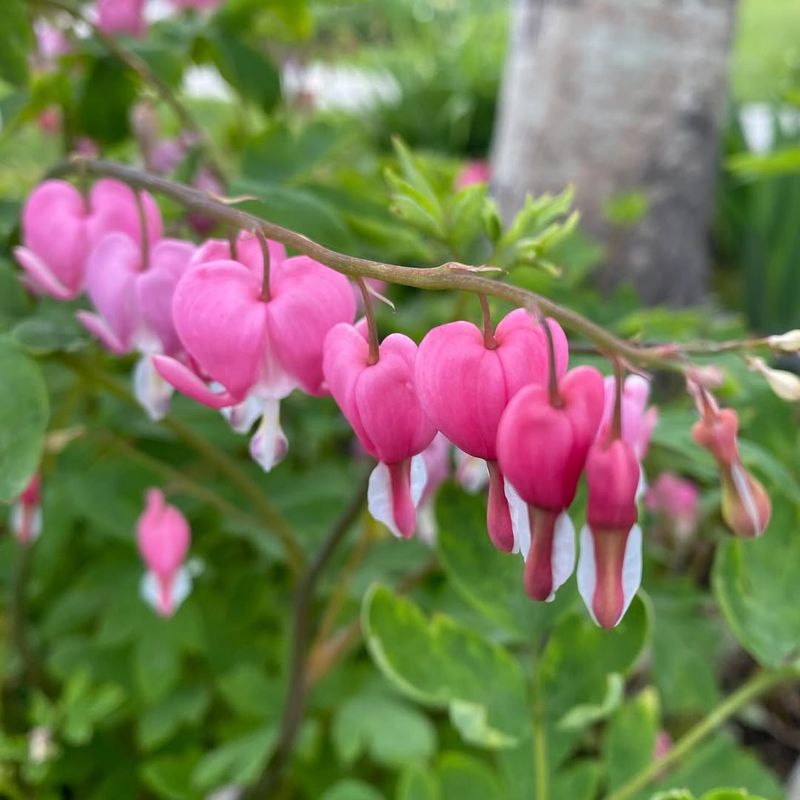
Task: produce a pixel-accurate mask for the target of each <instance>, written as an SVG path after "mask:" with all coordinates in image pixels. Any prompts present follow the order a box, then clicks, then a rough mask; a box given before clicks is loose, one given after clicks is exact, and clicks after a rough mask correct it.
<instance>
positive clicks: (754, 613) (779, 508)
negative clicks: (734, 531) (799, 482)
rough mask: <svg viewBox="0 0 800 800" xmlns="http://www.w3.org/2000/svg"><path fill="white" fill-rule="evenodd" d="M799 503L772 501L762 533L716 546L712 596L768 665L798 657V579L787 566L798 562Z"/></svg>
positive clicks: (741, 638)
mask: <svg viewBox="0 0 800 800" xmlns="http://www.w3.org/2000/svg"><path fill="white" fill-rule="evenodd" d="M798 518H799V517H798V511H797V507H796V506H794V505H791V504H788V503H780V504H776V505H775V507H774V512H773V518H772V521H771V522H770V524H769V527H768V528H767V531H766V533H765V534H764V536H763V537H761V538H759V539H755V540H747V541H746V540H743V539H734V538H729V539H726V540H725V541H723V542H722V543H721V544H720V546H719V547H718V549H717V554H716V558H715V560H714V569H713V572H712V585H713V588H714V595H715V597H716V598H717V602H718V603H719V604H720V606H721V608H722V611H723V613H724V614H725V619H726V620H727V622H728V624H729V625H730V627H731V629H732V630H733V632H734V634H735V635H736V638H737V639H738V640H739V642H740V643H741V644H742V646H743V647H744V648H745V649H746V650H748V651H749V652H750V653H751V654H752V655H753V657H754V658H756V660H758V661H759V662H760V663H761V664H764V665H766V666H779V665H781V664H784V663H786V662H787V661H791V660H796V659H798V657H800V604H798V603H797V581H796V576H795V575H794V572H793V570H792V569H787V564H796V563H798V562H800V537H798V535H797V532H798Z"/></svg>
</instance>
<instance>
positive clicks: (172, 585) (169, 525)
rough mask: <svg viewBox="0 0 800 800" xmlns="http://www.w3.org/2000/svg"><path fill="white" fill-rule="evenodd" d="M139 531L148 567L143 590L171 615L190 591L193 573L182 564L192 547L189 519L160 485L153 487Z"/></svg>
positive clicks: (160, 609)
mask: <svg viewBox="0 0 800 800" xmlns="http://www.w3.org/2000/svg"><path fill="white" fill-rule="evenodd" d="M136 531H137V540H138V544H139V552H140V554H141V556H142V559H143V560H144V562H145V564H146V566H147V569H148V573H147V575H146V576H145V579H144V581H143V584H142V593H143V594H144V595H145V598H146V599H147V600H148V601H150V602H151V603H152V604H153V605H154V607H155V609H156V611H157V612H158V613H159V614H161V615H162V616H169V615H171V614H173V613H174V612H175V610H176V608H177V607H178V605H179V604H180V603H181V602H182V601H183V599H184V598H185V596H186V594H188V586H187V582H188V581H189V577H188V574H187V573H186V571H185V570H184V569H181V567H182V564H183V560H184V559H185V558H186V553H187V552H188V550H189V542H190V539H191V532H190V530H189V523H188V522H187V521H186V518H185V517H184V516H183V514H181V512H180V511H178V509H177V508H175V507H174V506H171V505H168V504H167V503H166V502H165V501H164V495H163V494H162V493H161V492H160V491H159V490H158V489H150V490H148V492H147V498H146V505H145V510H144V512H143V513H142V515H141V516H140V517H139V521H138V522H137V525H136ZM181 595H182V596H181Z"/></svg>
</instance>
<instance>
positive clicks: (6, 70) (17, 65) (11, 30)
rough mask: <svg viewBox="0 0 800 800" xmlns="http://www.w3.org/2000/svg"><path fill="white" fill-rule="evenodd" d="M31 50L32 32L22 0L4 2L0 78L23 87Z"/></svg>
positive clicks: (1, 26) (1, 28) (0, 31)
mask: <svg viewBox="0 0 800 800" xmlns="http://www.w3.org/2000/svg"><path fill="white" fill-rule="evenodd" d="M32 48H33V31H32V30H31V23H30V19H29V18H28V11H27V8H26V4H25V2H24V0H6V2H5V3H4V4H3V24H2V25H0V78H2V79H3V80H4V81H7V82H8V83H10V84H11V85H12V86H24V85H25V83H27V80H28V52H29V51H30V50H31V49H32Z"/></svg>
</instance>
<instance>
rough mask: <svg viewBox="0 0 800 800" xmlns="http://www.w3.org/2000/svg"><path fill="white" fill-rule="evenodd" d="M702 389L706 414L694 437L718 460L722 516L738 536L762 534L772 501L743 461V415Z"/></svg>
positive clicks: (701, 418)
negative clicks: (740, 441)
mask: <svg viewBox="0 0 800 800" xmlns="http://www.w3.org/2000/svg"><path fill="white" fill-rule="evenodd" d="M700 391H701V398H704V399H703V400H702V402H701V407H702V411H701V413H702V416H701V417H700V419H699V420H698V421H697V422H696V423H695V425H694V427H693V428H692V437H693V438H694V440H695V442H697V444H699V445H700V446H701V447H704V448H705V449H706V450H708V451H709V452H710V453H711V455H712V456H714V459H715V460H716V462H717V469H718V471H719V477H720V482H721V483H722V518H723V519H724V520H725V523H726V524H727V526H728V527H729V528H730V529H731V531H733V533H734V534H736V535H737V536H743V537H747V538H754V537H757V536H761V534H763V533H764V531H765V530H766V528H767V525H768V524H769V519H770V516H771V515H772V504H771V503H770V499H769V495H768V494H767V492H766V490H765V489H764V487H763V486H762V485H761V483H760V482H759V481H758V480H757V479H756V478H754V477H753V476H752V475H751V474H750V473H749V472H748V471H747V470H746V469H745V467H744V465H743V464H742V459H741V456H740V455H739V444H738V441H737V433H738V430H739V418H738V416H737V415H736V412H735V411H734V410H733V409H732V408H723V409H720V408H718V407H717V405H716V403H715V402H714V401H713V399H712V398H711V396H710V395H709V394H708V393H707V392H705V390H700Z"/></svg>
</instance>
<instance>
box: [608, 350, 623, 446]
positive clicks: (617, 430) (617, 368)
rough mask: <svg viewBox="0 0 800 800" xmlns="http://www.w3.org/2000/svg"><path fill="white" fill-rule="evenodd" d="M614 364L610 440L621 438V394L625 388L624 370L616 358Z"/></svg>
mask: <svg viewBox="0 0 800 800" xmlns="http://www.w3.org/2000/svg"><path fill="white" fill-rule="evenodd" d="M613 364H614V416H613V417H612V419H611V439H620V438H621V437H622V392H623V390H624V388H625V370H624V369H623V366H622V363H621V362H620V360H619V359H618V358H615V359H614V360H613Z"/></svg>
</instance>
